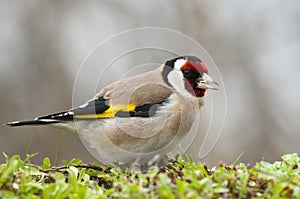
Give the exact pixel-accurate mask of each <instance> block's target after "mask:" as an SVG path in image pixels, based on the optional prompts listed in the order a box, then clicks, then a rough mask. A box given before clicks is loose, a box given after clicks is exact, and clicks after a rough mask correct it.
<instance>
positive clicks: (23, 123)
mask: <svg viewBox="0 0 300 199" xmlns="http://www.w3.org/2000/svg"><path fill="white" fill-rule="evenodd" d="M59 122H60V121H58V120H51V119H40V120H26V121H16V122H9V123H7V124H5V125H6V126H10V127H15V126H26V125H46V124H54V123H59Z"/></svg>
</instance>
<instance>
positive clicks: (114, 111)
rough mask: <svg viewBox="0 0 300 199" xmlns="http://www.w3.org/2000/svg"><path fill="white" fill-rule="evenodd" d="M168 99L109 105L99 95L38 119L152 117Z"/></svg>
mask: <svg viewBox="0 0 300 199" xmlns="http://www.w3.org/2000/svg"><path fill="white" fill-rule="evenodd" d="M166 101H167V99H166V100H163V101H159V102H153V103H145V104H143V105H138V106H136V105H135V104H127V105H124V104H122V105H114V106H110V105H108V103H109V102H108V100H107V99H104V98H103V97H98V98H97V99H94V100H91V101H89V102H87V103H85V104H83V105H81V106H79V107H77V108H74V109H72V110H69V111H65V112H60V113H55V114H51V115H46V116H42V117H38V118H37V120H45V119H51V120H59V121H68V120H74V119H75V120H77V119H78V120H86V119H105V118H112V117H151V116H153V115H155V113H156V111H157V110H158V109H159V108H160V107H161V106H163V104H164V103H165V102H166Z"/></svg>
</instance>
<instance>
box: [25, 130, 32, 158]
mask: <svg viewBox="0 0 300 199" xmlns="http://www.w3.org/2000/svg"><path fill="white" fill-rule="evenodd" d="M34 136H35V132H32V133H31V134H30V137H29V139H28V141H27V144H26V148H25V153H24V158H26V156H27V154H28V152H29V148H30V146H31V143H32V140H33V137H34Z"/></svg>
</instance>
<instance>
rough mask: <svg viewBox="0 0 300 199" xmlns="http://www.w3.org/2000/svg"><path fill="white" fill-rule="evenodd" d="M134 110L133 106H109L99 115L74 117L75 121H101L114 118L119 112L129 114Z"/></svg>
mask: <svg viewBox="0 0 300 199" xmlns="http://www.w3.org/2000/svg"><path fill="white" fill-rule="evenodd" d="M134 110H135V105H134V104H128V105H116V106H113V107H112V106H110V107H109V108H108V109H107V110H106V111H104V112H103V113H99V114H86V115H75V119H101V118H111V117H114V116H115V114H116V113H118V112H120V111H124V112H130V111H134Z"/></svg>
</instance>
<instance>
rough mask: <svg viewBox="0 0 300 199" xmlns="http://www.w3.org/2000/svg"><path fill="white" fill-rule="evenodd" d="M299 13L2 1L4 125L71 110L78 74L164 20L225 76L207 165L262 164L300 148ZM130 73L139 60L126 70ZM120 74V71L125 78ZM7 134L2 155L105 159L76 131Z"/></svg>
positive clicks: (279, 6)
mask: <svg viewBox="0 0 300 199" xmlns="http://www.w3.org/2000/svg"><path fill="white" fill-rule="evenodd" d="M299 19H300V3H299V2H298V1H296V0H290V1H285V2H283V1H279V0H275V1H274V0H265V1H259V0H252V1H243V2H241V1H238V0H229V1H221V0H217V1H209V0H202V1H197V0H192V1H180V0H160V1H155V2H154V1H138V0H132V1H122V0H118V1H116V0H115V1H108V0H107V1H105V0H103V1H72V2H69V1H34V0H32V1H29V2H26V3H25V2H23V3H22V2H16V1H5V0H0V57H1V58H0V69H1V70H0V71H1V72H0V93H1V98H0V123H7V122H9V121H14V120H18V119H31V118H34V117H36V116H38V115H43V114H48V113H52V112H57V111H61V110H65V109H69V108H71V106H72V89H73V85H74V81H75V78H76V73H77V71H78V70H79V67H80V64H81V63H82V61H83V60H84V58H85V57H86V56H87V54H88V53H89V52H90V51H91V50H92V49H93V48H94V47H95V46H96V45H97V44H99V43H100V42H103V41H104V40H105V39H107V38H109V37H111V36H112V35H114V34H116V33H119V32H121V31H125V30H128V29H132V28H138V27H146V26H147V27H151V26H155V27H163V28H170V29H174V30H177V31H179V32H182V33H184V34H186V35H188V36H190V37H192V38H193V39H194V40H196V41H197V42H198V43H200V44H201V45H202V46H203V47H204V48H205V49H206V50H207V51H208V53H209V54H210V56H211V57H212V58H213V60H214V61H215V63H216V65H217V66H218V68H219V71H220V73H221V75H222V78H223V81H224V84H225V88H226V94H227V104H226V109H227V116H226V121H225V126H224V129H223V131H222V134H221V136H220V138H219V140H218V142H217V144H216V146H215V147H214V148H213V150H212V151H211V152H210V153H209V154H208V155H207V156H206V157H205V158H203V159H200V161H203V162H206V163H207V164H209V165H210V166H213V165H216V164H218V163H219V162H220V161H223V162H225V163H228V164H230V163H232V162H233V161H234V160H235V159H236V158H237V157H238V156H239V155H240V154H241V153H243V152H244V154H243V156H242V157H241V161H243V162H246V163H250V164H251V165H253V164H254V163H255V162H256V161H260V160H262V159H265V160H268V161H274V160H278V159H279V158H280V156H281V155H283V154H285V153H291V152H297V153H299V152H300V147H299V145H300V144H299V143H300V123H299V118H300V86H299V85H300V83H299V77H298V76H299V75H300V65H299V57H300V45H299V44H300V25H299ZM162 42H163V40H162ZM122 45H123V43H122V42H120V43H119V44H118V45H117V46H114V48H121V47H122ZM153 60H155V61H156V62H157V61H160V60H164V59H161V58H157V57H153ZM99 67H101V63H99ZM128 70H130V66H127V68H126V67H122V69H121V70H120V71H128ZM120 71H115V73H110V77H111V78H112V79H114V78H116V79H117V78H118V77H120V75H121V74H120ZM91 73H93V72H91ZM114 75H115V76H114ZM86 79H87V83H86V85H85V83H84V81H83V83H82V84H83V86H82V92H85V88H87V89H88V81H89V76H88V75H87V77H86ZM106 84H107V83H106V82H103V83H102V85H100V87H102V86H105V85H106ZM90 97H91V96H90ZM87 99H88V98H85V99H83V101H82V102H84V100H87ZM0 136H1V137H0V151H1V152H5V153H6V154H7V155H9V156H11V155H13V154H20V155H23V154H25V153H26V152H28V153H38V155H37V156H35V157H34V158H33V161H34V162H36V163H38V164H40V163H41V161H42V159H43V158H44V157H49V158H50V159H51V161H55V158H56V157H57V156H56V154H57V153H58V154H59V158H58V159H59V161H60V160H62V159H65V160H71V159H72V158H75V157H78V158H81V159H82V160H84V161H85V162H93V161H96V160H95V159H94V158H93V157H92V156H91V155H90V154H89V153H88V151H87V150H86V149H85V147H84V146H83V144H82V143H81V141H80V139H79V137H78V136H77V135H76V134H74V133H69V132H64V131H62V130H59V129H53V128H50V127H26V128H8V127H5V126H2V125H0ZM59 146H60V147H59ZM197 150H199V147H198V146H197V142H194V143H193V145H192V146H191V148H190V149H189V152H190V153H192V154H195V155H193V156H194V160H195V161H198V160H199V159H198V157H197V154H198V153H197ZM57 151H59V152H57ZM3 161H4V158H3V156H2V155H0V162H3Z"/></svg>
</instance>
